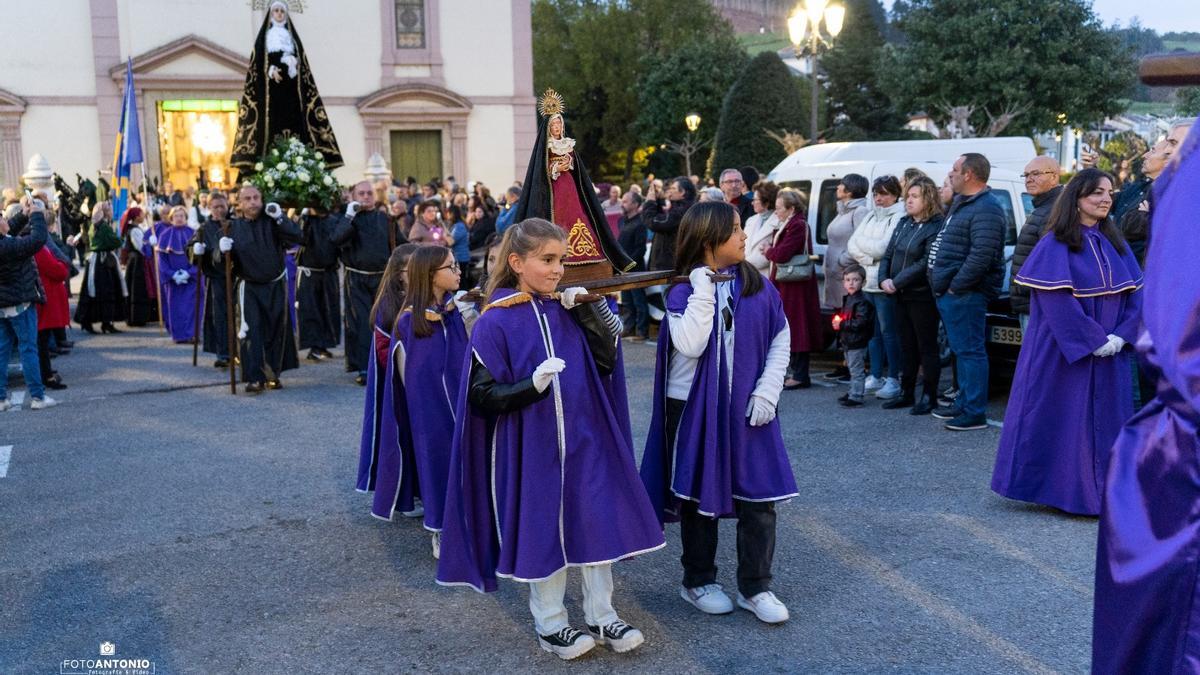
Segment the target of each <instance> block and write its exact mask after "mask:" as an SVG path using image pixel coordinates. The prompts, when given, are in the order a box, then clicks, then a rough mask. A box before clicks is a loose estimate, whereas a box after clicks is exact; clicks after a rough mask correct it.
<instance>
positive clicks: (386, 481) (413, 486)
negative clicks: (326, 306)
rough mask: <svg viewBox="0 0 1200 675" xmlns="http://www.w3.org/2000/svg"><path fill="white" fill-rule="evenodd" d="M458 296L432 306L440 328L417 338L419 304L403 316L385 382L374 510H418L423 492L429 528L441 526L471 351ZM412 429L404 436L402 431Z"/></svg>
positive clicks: (382, 514) (388, 514) (387, 514)
mask: <svg viewBox="0 0 1200 675" xmlns="http://www.w3.org/2000/svg"><path fill="white" fill-rule="evenodd" d="M451 297H453V296H450V295H447V296H446V297H445V298H443V300H442V307H443V308H446V309H444V310H443V311H438V310H437V309H429V310H426V312H427V314H426V316H427V317H428V318H429V319H430V323H431V324H432V328H433V334H432V335H430V336H429V337H425V338H422V337H417V336H416V335H415V334H414V333H413V329H412V308H411V307H409V308H405V310H404V311H403V312H402V313H401V314H400V318H399V319H398V320H397V321H396V330H395V331H394V332H393V333H392V342H391V349H390V350H389V352H388V353H389V355H390V356H389V358H388V372H387V378H386V382H385V384H384V394H383V406H382V423H381V434H380V443H379V468H378V471H377V478H376V483H375V501H374V505H373V506H372V508H371V513H372V515H374V516H376V517H379V518H383V519H385V520H391V519H392V513H393V512H394V511H395V510H396V509H397V508H398V507H399V510H400V511H411V510H412V496H413V495H414V494H419V495H421V503H422V504H423V505H424V507H425V529H427V530H430V531H432V532H440V531H441V529H442V508H443V506H444V504H445V501H446V480H447V476H448V474H449V472H450V448H449V447H448V445H447V443H448V441H449V440H450V439H451V438H453V437H454V415H455V411H454V407H455V405H456V404H457V402H458V398H459V397H458V393H459V392H458V389H459V387H460V386H462V379H463V378H462V370H463V363H464V357H465V356H466V354H467V327H466V324H465V322H464V321H463V317H462V314H461V313H459V311H458V308H457V307H455V305H454V303H453V302H448V301H449V300H450V298H451ZM405 428H406V429H407V430H408V435H407V438H406V439H405V442H401V441H400V433H399V430H400V429H405Z"/></svg>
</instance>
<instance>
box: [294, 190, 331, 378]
mask: <svg viewBox="0 0 1200 675" xmlns="http://www.w3.org/2000/svg"><path fill="white" fill-rule="evenodd" d="M302 218H303V225H302V227H301V230H302V231H303V236H302V239H301V241H300V256H299V258H297V260H296V265H297V268H298V269H297V272H298V273H299V278H298V280H297V282H296V304H297V305H299V307H298V309H297V320H298V321H299V323H300V349H305V348H307V349H308V356H307V357H305V358H307V359H308V360H309V361H320V360H321V359H328V358H330V357H332V356H333V354H330V353H329V348H330V347H335V346H337V343H338V341H339V340H340V339H341V335H342V329H341V325H340V322H341V315H342V308H341V300H340V298H339V297H338V292H339V289H338V286H339V284H338V274H337V266H338V249H337V246H335V245H334V244H333V241H332V240H331V239H330V238H331V237H332V236H333V230H334V228H335V227H337V224H338V222H339V221H341V218H340V217H339V216H337V215H334V214H332V213H320V214H315V213H309V214H305V215H303V216H302Z"/></svg>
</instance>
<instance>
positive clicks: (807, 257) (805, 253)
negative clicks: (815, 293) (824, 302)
mask: <svg viewBox="0 0 1200 675" xmlns="http://www.w3.org/2000/svg"><path fill="white" fill-rule="evenodd" d="M784 229H786V226H785V227H783V228H780V229H779V234H777V235H776V242H777V243H778V239H779V237H781V236H782V235H783V231H784ZM811 247H812V241H811V239H810V238H809V237H808V236H805V238H804V250H802V251H801V252H800V253H798V254H796V255H794V256H792V258H791V260H788V261H787V262H785V263H776V264H775V281H808V280H809V279H812V278H813V274H814V272H816V269H815V267H816V266H815V265H814V264H813V260H812V255H811Z"/></svg>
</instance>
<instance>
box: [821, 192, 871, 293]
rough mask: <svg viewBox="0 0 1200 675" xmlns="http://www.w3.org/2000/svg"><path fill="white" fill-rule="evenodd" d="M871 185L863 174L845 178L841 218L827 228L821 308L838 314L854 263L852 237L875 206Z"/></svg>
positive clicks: (839, 204)
mask: <svg viewBox="0 0 1200 675" xmlns="http://www.w3.org/2000/svg"><path fill="white" fill-rule="evenodd" d="M870 187H871V183H870V182H869V181H867V177H866V176H864V175H862V174H857V173H848V174H846V175H845V176H842V181H841V182H840V183H838V186H837V212H838V214H837V216H836V217H834V219H833V220H831V221H829V226H828V227H826V228H825V239H826V241H827V244H826V246H825V263H824V265H825V288H824V289H823V290H822V293H821V306H822V307H825V308H827V309H831V310H834V311H838V310H840V309H841V308H842V299H843V298H844V297H845V296H846V289H844V288H842V271H843V270H845V269H846V268H847V267H849V266H850V265H851V264H853V263H854V258H851V257H850V252H849V251H847V250H846V246H847V244H849V242H850V237H851V236H852V235H853V234H854V231H855V230H857V229H858V226H859V225H861V224H862V221H863V220H865V219H866V217H867V215H868V214H870V213H871V206H870V205H869V204H867V190H868V189H870Z"/></svg>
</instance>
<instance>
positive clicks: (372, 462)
mask: <svg viewBox="0 0 1200 675" xmlns="http://www.w3.org/2000/svg"><path fill="white" fill-rule="evenodd" d="M417 248H418V247H417V245H416V244H404V245H402V246H397V247H396V248H395V249H394V250H393V251H392V255H391V257H390V258H388V264H387V267H386V268H384V271H383V277H382V278H381V279H380V281H379V293H378V294H377V295H376V296H375V304H374V306H372V307H371V322H372V325H374V327H375V330H374V336H373V340H372V342H371V344H372V345H373V346H374V351H373V353H374V355H375V358H373V359H370V360H369V361H368V363H367V392H366V394H367V395H366V402H365V403H364V405H363V426H362V440H361V442H360V444H359V453H358V483H357V485H356V489H357V490H358V491H359V492H374V491H375V480H376V473H377V472H378V469H379V442H380V433H381V430H382V425H383V394H384V384H386V382H387V380H386V379H385V377H384V373H385V371H386V369H387V354H388V350H389V348H390V343H391V337H392V327H393V326H394V325H395V324H396V317H397V316H399V315H400V309H401V308H402V307H404V294H405V286H406V285H407V283H406V279H405V268H406V266H407V265H408V258H409V256H411V255H412V254H413V252H414V251H416V250H417ZM397 433H399V432H397ZM406 434H407V430H404V435H405V437H406ZM409 503H411V499H410V500H409ZM409 511H410V512H411V511H413V509H409ZM405 515H411V516H412V517H414V518H415V517H417V516H419V515H421V514H420V513H411V514H410V513H406V514H405Z"/></svg>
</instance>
